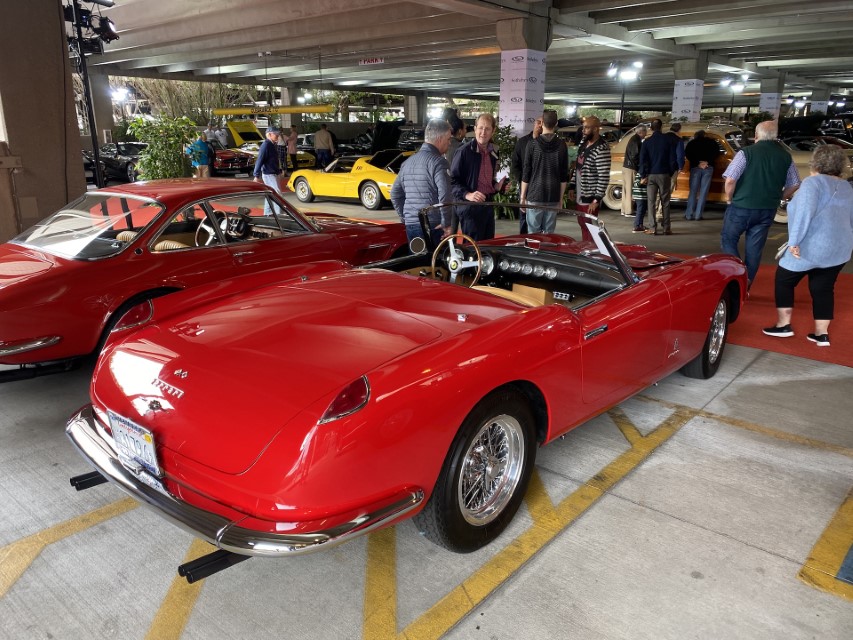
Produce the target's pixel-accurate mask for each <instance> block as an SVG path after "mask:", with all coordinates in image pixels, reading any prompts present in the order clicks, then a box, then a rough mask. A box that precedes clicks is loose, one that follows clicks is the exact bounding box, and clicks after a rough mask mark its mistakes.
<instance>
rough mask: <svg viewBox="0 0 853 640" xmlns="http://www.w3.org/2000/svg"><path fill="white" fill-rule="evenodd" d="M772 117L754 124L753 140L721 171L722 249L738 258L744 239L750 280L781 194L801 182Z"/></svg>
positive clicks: (790, 191)
mask: <svg viewBox="0 0 853 640" xmlns="http://www.w3.org/2000/svg"><path fill="white" fill-rule="evenodd" d="M777 132H778V125H777V123H776V121H774V120H768V121H765V122H761V123H759V124H758V126H757V127H755V140H756V142H755V144H754V145H751V146H748V147H744V148H743V149H742V150H741V151H738V152H737V154H736V155H735V157H734V159H733V160H732V162H731V164H730V165H729V167H728V169H726V171H725V173H723V177H724V178H725V179H726V187H725V188H726V204H727V205H728V206H727V207H726V214H725V218H724V219H723V230H722V232H721V234H720V246H721V247H722V249H723V251H724V252H725V253H728V254H730V255H733V256H737V257H738V258H740V252H739V251H738V243H739V242H740V237H741V236H745V240H744V259H743V261H744V262H745V263H746V274H747V278H748V279H749V284H750V285H752V281H753V280H755V274H756V273H758V265H759V264H760V262H761V252H762V251H763V250H764V244H765V243H766V242H767V233H768V232H769V231H770V225H771V224H773V218H774V217H775V216H776V209H778V207H779V202H780V201H781V200H782V198H785V199H788V198H790V197H791V196H793V195H794V192H795V191H796V190H797V188H798V187H799V186H800V174H799V173H798V172H797V167H796V165H794V161H793V159H792V158H791V154H790V153H788V152H787V151H786V150H785V148H784V147H783V146H782V145H781V144H779V143H778V142H776V135H777Z"/></svg>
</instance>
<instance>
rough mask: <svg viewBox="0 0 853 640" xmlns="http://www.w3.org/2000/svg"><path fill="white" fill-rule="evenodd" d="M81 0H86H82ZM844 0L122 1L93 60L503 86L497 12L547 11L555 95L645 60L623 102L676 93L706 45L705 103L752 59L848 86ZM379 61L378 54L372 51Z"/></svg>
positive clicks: (791, 82)
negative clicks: (681, 70)
mask: <svg viewBox="0 0 853 640" xmlns="http://www.w3.org/2000/svg"><path fill="white" fill-rule="evenodd" d="M83 1H85V0H83ZM850 9H851V5H850V2H849V0H837V1H836V0H817V1H815V2H810V3H806V2H803V0H733V1H727V2H708V1H706V0H656V1H643V0H553V1H552V2H526V1H518V0H410V1H408V2H395V1H393V0H346V1H342V0H341V1H338V0H310V1H308V0H181V1H179V2H178V1H175V0H115V6H114V7H112V8H109V9H107V8H104V9H100V11H101V12H102V13H103V15H104V16H107V17H109V18H111V19H112V20H113V21H114V22H115V24H116V27H117V29H118V32H119V35H120V39H119V40H117V41H115V42H112V43H111V44H109V45H106V47H105V53H104V54H103V55H101V56H93V57H91V58H90V65H92V66H94V67H96V68H100V69H102V70H104V71H106V72H107V73H109V74H112V75H123V76H147V77H152V76H153V77H163V78H174V79H191V80H205V81H212V82H220V81H221V82H237V83H252V84H268V83H270V84H273V85H274V86H300V87H312V88H325V89H331V88H336V89H349V90H364V91H377V92H382V93H412V92H420V91H424V92H427V93H428V94H429V95H431V96H455V97H478V96H479V97H485V98H489V99H496V98H497V96H498V93H499V86H500V48H499V45H498V39H497V35H496V23H497V22H498V21H501V20H510V19H513V18H519V17H526V16H530V15H538V16H545V17H547V19H548V20H549V25H550V31H551V36H552V43H551V46H550V48H549V49H548V63H547V72H546V90H545V97H546V100H547V101H548V102H554V103H556V102H574V103H579V104H598V105H608V104H610V105H612V104H618V102H619V99H620V93H621V90H622V87H621V85H620V84H619V82H618V81H617V80H614V79H612V78H610V77H608V76H607V68H608V66H609V64H610V63H611V62H613V61H614V60H617V59H618V60H624V61H629V60H630V61H633V60H637V59H638V60H641V61H642V62H643V63H644V65H645V66H644V69H643V73H642V77H641V79H640V81H639V82H637V83H632V84H631V85H630V88H629V89H628V91H627V98H626V104H628V105H638V106H652V105H659V106H664V107H665V106H667V105H670V104H671V100H672V90H673V83H674V79H675V77H674V73H673V66H674V62H675V61H676V60H682V59H692V58H700V57H702V56H704V55H707V56H708V73H707V75H706V87H705V99H704V105H705V106H713V105H714V104H717V105H721V106H728V105H729V102H730V100H732V93H731V92H730V91H729V90H728V89H726V88H722V87H720V85H719V81H720V80H722V79H723V78H724V77H726V76H728V75H733V74H741V73H744V72H748V73H749V75H750V81H749V82H748V84H747V87H746V89H745V91H744V92H743V94H741V95H737V96H736V97H735V99H736V101H735V104H743V105H746V104H752V105H757V104H758V93H759V92H760V84H759V80H760V79H770V78H779V77H780V76H782V75H783V74H784V81H785V88H784V94H785V95H788V94H793V95H797V96H808V95H810V93H811V91H812V90H813V89H825V90H826V89H828V90H830V91H832V92H833V93H846V92H847V91H848V90H850V89H853V55H850V54H848V53H847V50H848V49H849V42H850V37H851V35H853V12H851V10H850ZM365 62H372V63H373V64H364V63H365Z"/></svg>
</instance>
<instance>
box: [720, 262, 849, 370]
mask: <svg viewBox="0 0 853 640" xmlns="http://www.w3.org/2000/svg"><path fill="white" fill-rule="evenodd" d="M775 273H776V265H775V264H774V265H769V264H768V265H761V267H760V268H759V270H758V276H756V278H755V282H754V283H753V285H752V289H750V292H749V300H747V302H746V305H745V306H744V308H743V310H742V312H741V314H740V317H739V318H738V320H737V322H735V323H734V324H733V325H732V326H731V327H730V328H729V342H730V343H732V344H739V345H741V346H744V347H753V348H755V349H764V350H766V351H774V352H776V353H786V354H789V355H792V356H800V357H802V358H809V359H810V360H820V361H821V362H829V363H832V364H841V365H844V366H847V367H853V275H851V274H847V273H842V274H841V275H839V276H838V281H837V282H836V283H835V319H834V320H833V321H832V324H830V325H829V337H830V339H831V341H832V344H831V346H829V347H818V346H817V345H816V344H814V343H813V342H810V341H808V340H807V339H806V336H807V335H808V334H809V333H812V332H813V331H814V322H813V320H812V302H811V296H809V289H808V279H803V281H802V282H800V284H799V286H798V287H797V291H796V295H795V297H794V316H793V318H792V320H791V326H792V327H793V328H794V333H795V334H796V335H795V336H794V337H793V338H773V337H771V336H766V335H764V334H763V333H762V332H761V329H762V328H763V327H770V326H772V325H774V324H775V323H776V304H775V302H774V299H773V279H774V276H775Z"/></svg>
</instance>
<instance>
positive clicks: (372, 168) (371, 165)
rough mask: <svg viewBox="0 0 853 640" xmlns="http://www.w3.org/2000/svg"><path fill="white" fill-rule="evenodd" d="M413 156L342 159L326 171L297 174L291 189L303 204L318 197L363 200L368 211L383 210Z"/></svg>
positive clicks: (388, 153) (389, 152)
mask: <svg viewBox="0 0 853 640" xmlns="http://www.w3.org/2000/svg"><path fill="white" fill-rule="evenodd" d="M412 153H414V152H413V151H401V150H400V149H385V150H384V151H380V152H378V153H376V154H374V155H372V156H342V157H340V158H337V159H336V160H334V161H332V163H331V164H329V166H327V167H326V168H325V169H315V170H313V171H311V170H308V171H297V172H296V173H294V174H292V175H291V176H290V182H288V185H287V186H288V187H290V188H291V189H292V190H293V191H294V193H296V197H297V198H299V201H300V202H311V201H312V200H314V198H315V197H319V198H330V199H335V200H360V201H361V204H362V205H364V206H365V207H366V208H367V209H381V208H382V206H383V205H384V204H385V203H386V202H387V201H388V199H389V198H390V197H391V186H392V185H393V184H394V179H395V178H396V177H397V172H398V171H399V170H400V165H402V164H403V161H404V160H405V159H406V158H408V157H409V156H410V155H412Z"/></svg>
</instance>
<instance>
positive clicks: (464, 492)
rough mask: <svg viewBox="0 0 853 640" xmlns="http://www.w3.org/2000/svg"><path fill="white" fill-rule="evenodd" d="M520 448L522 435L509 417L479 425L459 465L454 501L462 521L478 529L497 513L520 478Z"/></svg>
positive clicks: (513, 491)
mask: <svg viewBox="0 0 853 640" xmlns="http://www.w3.org/2000/svg"><path fill="white" fill-rule="evenodd" d="M524 447H525V438H524V432H523V430H522V428H521V425H520V424H519V422H518V420H516V419H515V418H513V417H512V416H508V415H500V416H497V417H496V418H494V419H493V420H491V421H489V422H488V423H487V424H485V425H483V427H482V428H481V429H480V431H479V432H478V433H477V435H476V436H475V437H474V439H473V440H472V441H471V445H470V447H469V448H468V451H467V452H466V454H465V458H464V460H463V463H462V466H461V472H460V473H461V475H460V479H459V484H458V491H459V495H458V502H459V506H460V508H461V510H462V517H463V518H465V521H466V522H468V523H469V524H472V525H478V526H480V525H484V524H487V523H489V522H491V521H492V520H494V519H495V518H496V517H497V516H498V515H500V514H501V512H502V511H503V510H504V508H505V507H506V505H507V504H508V503H509V501H510V499H511V498H512V496H513V495H514V493H515V489H516V487H517V486H518V483H519V480H520V479H521V475H522V470H523V467H524V464H523V462H524Z"/></svg>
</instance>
